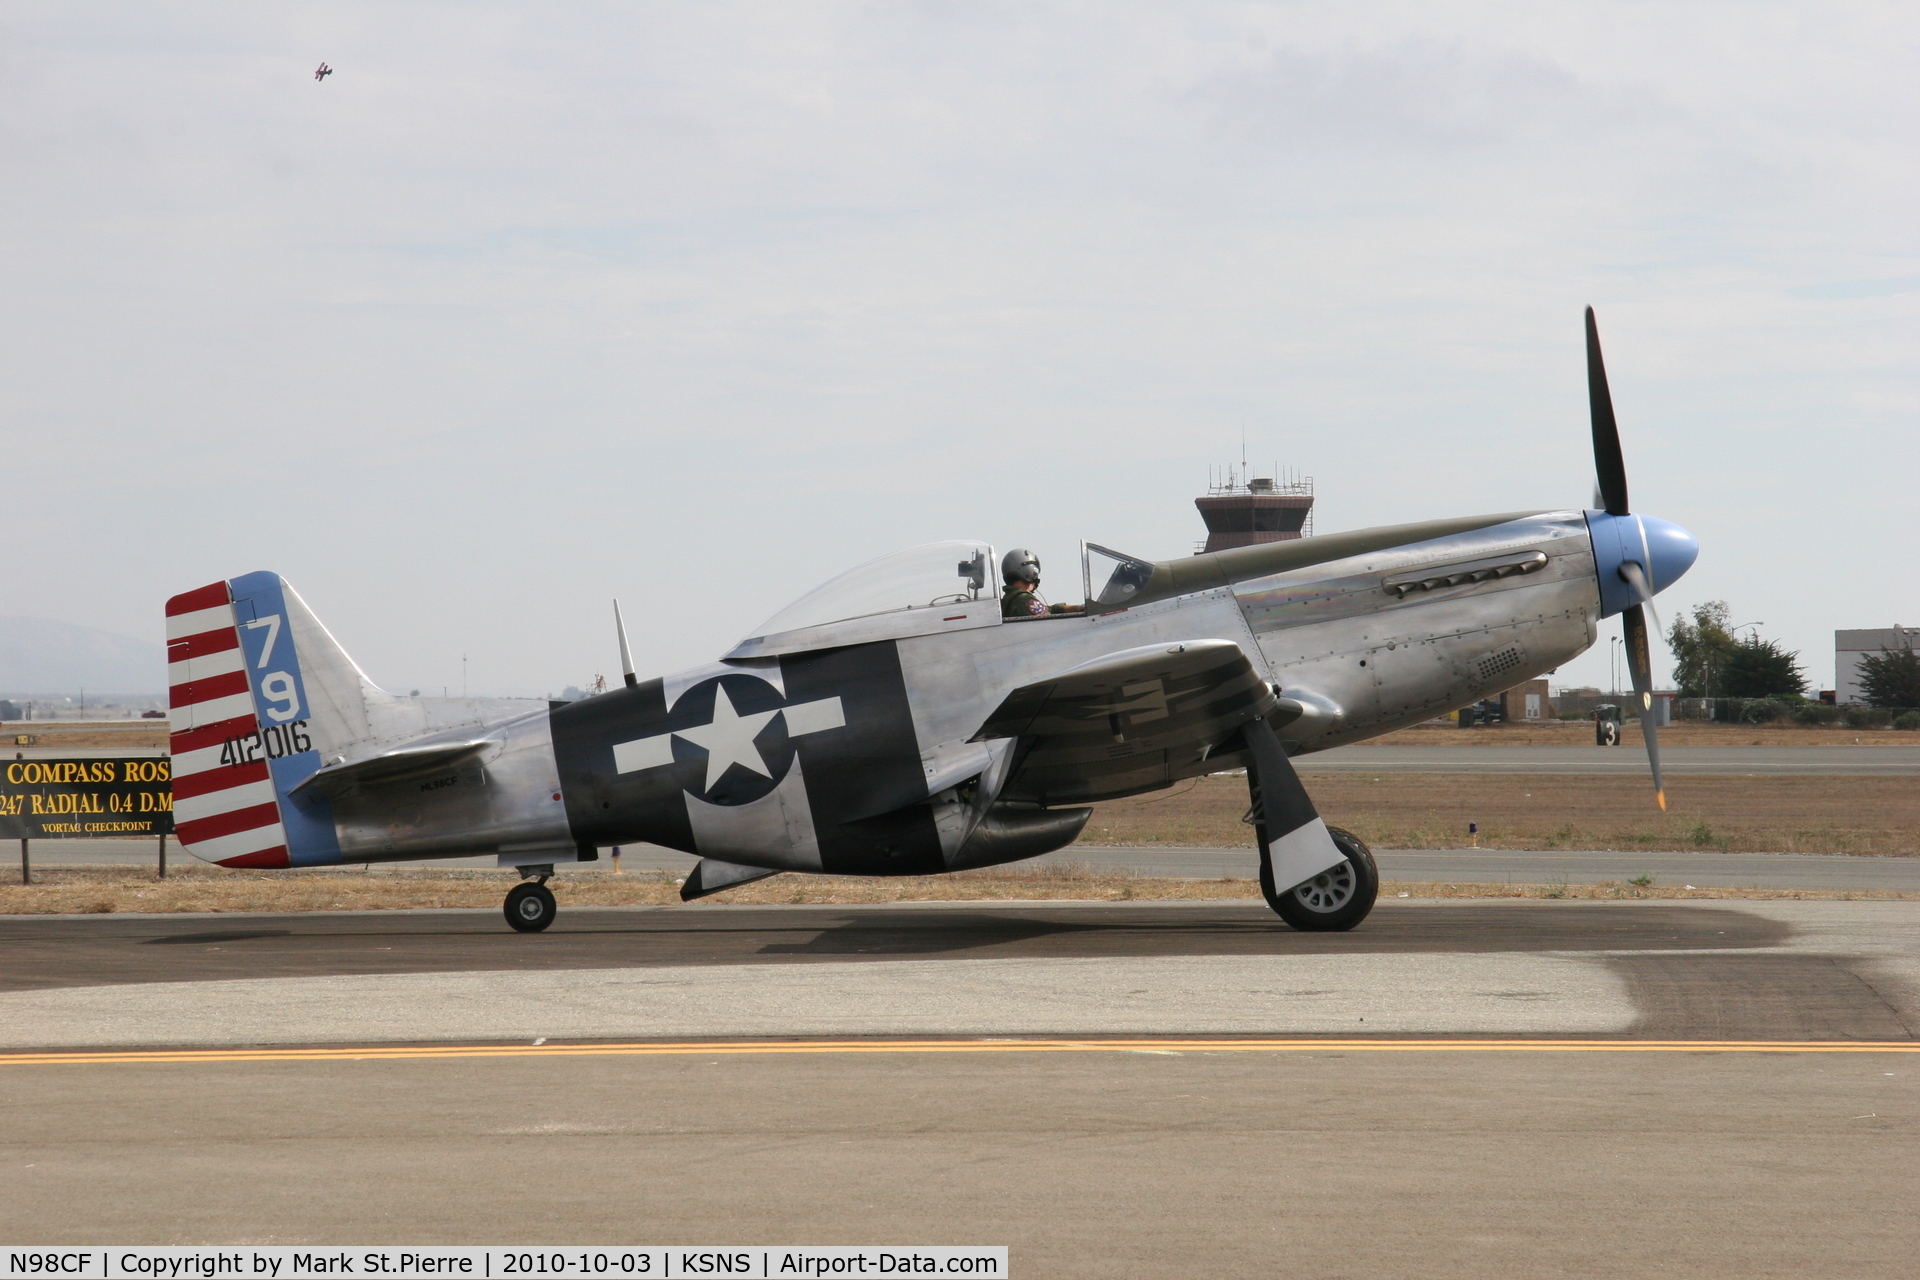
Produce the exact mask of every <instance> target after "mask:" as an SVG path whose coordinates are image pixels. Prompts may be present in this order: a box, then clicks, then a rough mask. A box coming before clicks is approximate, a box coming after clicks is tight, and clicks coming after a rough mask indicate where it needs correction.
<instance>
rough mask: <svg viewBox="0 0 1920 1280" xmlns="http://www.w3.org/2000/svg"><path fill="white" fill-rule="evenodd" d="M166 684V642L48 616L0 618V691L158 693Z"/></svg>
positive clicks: (8, 694)
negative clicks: (58, 620)
mask: <svg viewBox="0 0 1920 1280" xmlns="http://www.w3.org/2000/svg"><path fill="white" fill-rule="evenodd" d="M166 688H167V650H166V646H165V645H162V644H158V643H155V642H154V641H152V640H136V639H134V638H133V637H132V636H123V635H116V634H115V633H113V632H111V631H101V630H100V629H99V628H97V627H83V626H79V625H77V624H75V623H72V622H56V621H54V620H53V619H52V618H0V695H4V696H6V697H12V698H19V697H51V696H55V695H62V696H71V695H73V694H75V693H77V692H79V691H80V690H81V689H85V690H86V691H87V693H88V695H89V700H91V695H93V694H109V693H118V694H137V695H157V694H163V693H165V692H166Z"/></svg>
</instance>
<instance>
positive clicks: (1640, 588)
mask: <svg viewBox="0 0 1920 1280" xmlns="http://www.w3.org/2000/svg"><path fill="white" fill-rule="evenodd" d="M1620 576H1621V577H1623V578H1625V579H1626V580H1627V585H1628V586H1631V587H1632V588H1633V590H1634V593H1635V594H1636V595H1638V596H1639V597H1640V603H1641V604H1643V605H1645V606H1647V612H1648V613H1650V614H1652V615H1653V629H1654V630H1655V631H1658V632H1659V633H1660V634H1661V635H1665V634H1667V628H1666V625H1665V624H1664V623H1662V622H1661V621H1660V611H1659V610H1658V609H1656V608H1654V607H1653V588H1652V587H1650V586H1648V585H1647V575H1646V574H1644V573H1642V572H1640V566H1639V565H1637V564H1635V563H1634V562H1633V561H1631V560H1628V561H1627V562H1626V563H1624V564H1622V565H1621V566H1620Z"/></svg>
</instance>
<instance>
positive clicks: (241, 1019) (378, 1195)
mask: <svg viewBox="0 0 1920 1280" xmlns="http://www.w3.org/2000/svg"><path fill="white" fill-rule="evenodd" d="M562 893H563V900H564V888H563V890H562ZM1917 925H1920V903H1909V902H1861V901H1855V902H1809V901H1799V902H1793V901H1773V902H1724V903H1718V902H1716V903H1710V904H1700V903H1674V902H1576V901H1512V900H1501V901H1482V902H1462V901H1425V902H1415V901H1411V900H1409V901H1405V902H1401V901H1386V902H1383V903H1382V904H1381V905H1380V907H1379V909H1378V910H1377V911H1376V912H1375V914H1374V915H1373V917H1371V918H1370V919H1369V920H1368V921H1367V922H1366V923H1365V924H1364V925H1363V926H1362V927H1361V928H1360V929H1358V930H1356V931H1354V932H1352V933H1349V934H1322V935H1307V934H1299V933H1295V932H1293V931H1291V930H1288V929H1286V928H1285V927H1284V926H1282V925H1280V923H1279V922H1278V921H1277V920H1276V919H1275V918H1274V917H1273V916H1272V915H1271V913H1269V912H1267V911H1266V909H1265V908H1264V907H1263V906H1259V905H1257V904H1244V903H1232V902H1229V903H1206V902H1202V903H1178V904H1170V903H1113V904H1073V903H1051V904H1018V903H973V904H924V905H915V906H906V907H901V906H888V907H798V906H796V907H715V906H712V905H702V906H693V907H670V908H634V909H620V910H594V911H588V910H581V911H568V910H566V909H565V908H564V907H563V910H562V914H561V917H560V921H559V923H557V924H556V925H555V927H554V928H553V930H551V931H549V932H548V933H546V934H541V935H532V936H522V935H516V934H513V933H510V932H509V931H508V930H507V929H506V928H505V926H504V924H503V923H502V922H501V921H500V920H499V919H498V917H497V915H495V914H494V913H491V912H382V913H364V914H344V913H326V914H316V915H306V916H285V917H261V916H245V917H234V916H200V917H182V916H145V917H131V916H103V917H86V918H50V917H10V918H6V919H0V1031H3V1033H4V1036H5V1040H6V1044H7V1046H9V1048H10V1049H11V1050H13V1051H14V1054H13V1056H11V1057H9V1056H5V1055H0V1079H4V1080H5V1082H6V1088H4V1089H0V1161H3V1162H4V1167H5V1168H6V1170H7V1178H8V1198H9V1221H10V1222H13V1223H16V1224H28V1226H30V1228H31V1230H27V1228H25V1227H21V1228H18V1229H16V1230H14V1235H15V1236H16V1238H21V1233H22V1232H23V1231H24V1232H25V1233H26V1234H30V1235H32V1236H33V1237H34V1238H35V1239H36V1241H39V1242H46V1243H61V1242H69V1241H71V1242H81V1241H92V1242H97V1241H99V1240H101V1239H107V1238H113V1239H120V1240H128V1241H142V1242H147V1241H150V1242H153V1243H223V1242H234V1243H237V1242H243V1241H248V1240H252V1241H271V1242H274V1243H300V1242H311V1243H317V1244H325V1243H367V1242H369V1241H388V1242H394V1243H398V1242H401V1241H403V1240H404V1241H406V1242H418V1243H432V1242H440V1241H448V1242H466V1243H470V1242H475V1241H491V1240H503V1239H506V1238H508V1237H512V1238H515V1239H535V1240H538V1239H549V1240H567V1241H578V1242H582V1243H592V1242H602V1241H604V1242H608V1243H614V1242H619V1241H631V1240H633V1239H635V1238H639V1237H645V1238H648V1239H652V1240H661V1239H683V1240H700V1241H705V1242H711V1243H730V1242H758V1241H763V1240H788V1239H791V1240H807V1241H820V1242H833V1243H837V1242H848V1243H853V1242H866V1243H874V1242H880V1241H916V1242H929V1243H931V1242H968V1243H996V1244H997V1243H1006V1244H1008V1245H1010V1246H1011V1248H1012V1258H1011V1261H1012V1267H1013V1269H1014V1272H1015V1273H1016V1274H1018V1275H1021V1276H1113V1275H1140V1276H1169V1275H1202V1274H1204V1275H1209V1276H1260V1277H1269V1276H1274V1275H1314V1276H1321V1275H1327V1276H1335V1275H1354V1276H1359V1275H1395V1276H1461V1275H1476V1274H1488V1273H1499V1274H1515V1275H1527V1276H1555V1275H1560V1276H1586V1275H1595V1274H1605V1275H1650V1274H1684V1275H1690V1276H1727V1277H1734V1276H1739V1277H1750V1276H1769V1275H1780V1276H1786V1275H1796V1276H1797V1275H1815V1274H1817V1275H1821V1276H1882V1275H1898V1274H1903V1272H1904V1271H1905V1269H1906V1268H1908V1267H1909V1266H1910V1263H1911V1260H1912V1257H1913V1256H1914V1253H1915V1250H1916V1248H1920V1215H1915V1214H1913V1213H1912V1206H1911V1192H1912V1188H1913V1186H1914V1185H1915V1182H1916V1175H1920V1142H1916V1141H1915V1139H1916V1137H1920V1091H1917V1090H1916V1089H1915V1081H1916V1078H1920V1053H1915V1052H1913V1051H1914V1050H1915V1049H1920V1041H1916V1039H1915V1037H1914V1030H1915V1028H1916V1026H1917V1025H1920V929H1916V926H1917ZM1362 1019H1364V1020H1365V1021H1364V1022H1362ZM742 1036H745V1037H750V1039H746V1040H742V1039H740V1038H739V1037H742ZM801 1036H804V1037H811V1039H807V1040H799V1039H796V1038H795V1037H801ZM541 1040H544V1041H545V1043H544V1044H536V1043H535V1042H537V1041H541ZM1676 1042H1678V1043H1676ZM275 1043H278V1044H291V1043H304V1044H308V1045H315V1046H319V1047H318V1048H317V1049H314V1050H302V1051H298V1052H294V1053H289V1052H288V1051H286V1050H275V1049H271V1048H265V1049H263V1048H261V1047H259V1046H262V1045H272V1044H275ZM142 1044H144V1045H149V1046H151V1045H156V1044H171V1045H200V1046H204V1048H203V1050H202V1051H201V1052H200V1054H199V1056H194V1055H191V1054H186V1055H181V1054H174V1055H159V1056H158V1057H157V1058H156V1057H155V1056H152V1055H149V1056H146V1057H139V1056H127V1055H125V1054H124V1052H116V1051H124V1050H127V1049H131V1048H132V1047H134V1046H135V1045H142ZM81 1045H91V1046H93V1048H94V1053H93V1054H92V1055H91V1057H88V1058H82V1057H77V1056H73V1055H67V1056H59V1055H55V1056H53V1057H43V1058H38V1059H35V1058H33V1057H31V1056H30V1055H28V1056H25V1057H23V1056H22V1055H20V1054H19V1052H18V1051H20V1050H27V1049H51V1048H57V1047H60V1046H68V1047H78V1046H81ZM223 1046H224V1047H223ZM460 1046H465V1047H460ZM101 1050H105V1051H106V1052H105V1054H104V1056H103V1055H102V1053H101V1052H100V1051H101ZM169 1057H170V1058H171V1060H166V1059H168V1058H169ZM23 1064H24V1065H23Z"/></svg>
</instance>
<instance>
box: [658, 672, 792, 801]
mask: <svg viewBox="0 0 1920 1280" xmlns="http://www.w3.org/2000/svg"><path fill="white" fill-rule="evenodd" d="M779 714H780V709H779V708H777V707H776V708H775V709H773V710H772V711H756V712H754V713H753V714H752V715H747V716H743V715H741V714H740V713H739V712H738V711H735V710H734V709H733V699H732V698H729V697H728V696H727V687H726V686H725V685H720V686H718V687H717V688H715V689H714V691H713V723H711V724H703V725H701V726H699V727H698V728H694V729H675V730H674V731H673V733H674V736H675V737H678V738H685V739H686V740H687V741H688V742H691V743H693V745H694V746H696V747H705V748H706V749H707V785H706V789H707V790H708V791H712V790H713V785H714V783H716V782H718V781H720V779H721V777H722V776H724V775H725V774H726V772H727V769H728V768H729V767H730V766H732V765H736V764H737V765H739V766H741V767H742V768H745V769H751V770H753V771H754V772H755V773H757V774H759V775H760V776H761V777H763V778H771V777H772V776H773V773H772V771H771V770H769V769H768V768H767V762H766V758H765V757H764V756H762V755H761V754H760V748H759V747H756V746H754V745H753V740H754V739H755V738H757V737H759V736H760V731H761V730H762V729H764V728H766V727H767V721H769V720H771V719H773V718H774V717H775V716H777V715H779Z"/></svg>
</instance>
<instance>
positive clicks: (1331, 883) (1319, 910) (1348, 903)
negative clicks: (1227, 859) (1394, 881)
mask: <svg viewBox="0 0 1920 1280" xmlns="http://www.w3.org/2000/svg"><path fill="white" fill-rule="evenodd" d="M1327 834H1328V835H1330V836H1332V837H1333V843H1334V845H1335V846H1336V847H1337V848H1338V849H1339V850H1340V852H1342V853H1344V854H1346V855H1347V860H1346V861H1345V862H1343V863H1341V864H1340V865H1339V866H1336V867H1330V868H1328V869H1327V870H1325V871H1322V872H1321V873H1320V874H1319V875H1316V876H1314V877H1313V878H1312V879H1310V880H1308V881H1306V882H1305V883H1303V884H1298V885H1295V886H1293V887H1292V888H1290V889H1288V890H1286V891H1285V892H1284V893H1283V892H1280V891H1278V890H1276V889H1275V888H1274V884H1273V864H1272V863H1271V862H1269V861H1267V860H1266V859H1265V858H1262V859H1261V860H1260V892H1261V893H1262V894H1264V895H1266V899H1267V905H1268V906H1270V907H1272V908H1273V909H1274V910H1275V911H1276V912H1278V913H1279V915H1280V918H1281V919H1282V920H1285V921H1286V922H1287V923H1288V924H1290V925H1292V926H1293V927H1294V928H1296V929H1301V930H1304V931H1307V932H1310V933H1323V932H1334V931H1339V930H1344V929H1351V928H1353V927H1354V926H1355V925H1357V924H1359V923H1360V922H1361V921H1362V920H1365V919H1366V918H1367V913H1368V912H1369V911H1371V910H1373V900H1374V899H1375V898H1377V897H1379V896H1380V871H1379V869H1378V868H1377V867H1375V866H1374V864H1373V851H1372V850H1371V849H1369V848H1367V846H1366V844H1365V843H1364V842H1362V841H1361V839H1360V837H1359V836H1356V835H1354V834H1353V833H1352V832H1351V831H1342V830H1341V829H1340V828H1339V827H1328V828H1327Z"/></svg>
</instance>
